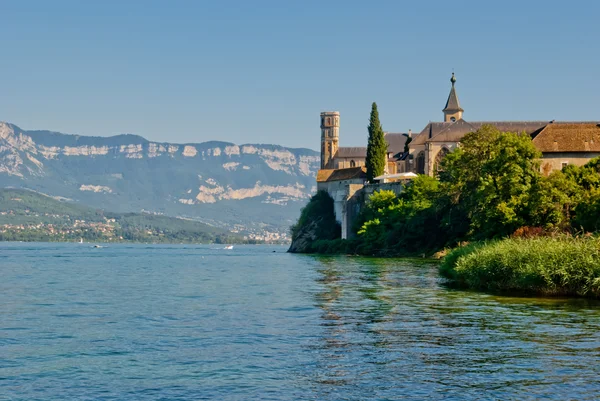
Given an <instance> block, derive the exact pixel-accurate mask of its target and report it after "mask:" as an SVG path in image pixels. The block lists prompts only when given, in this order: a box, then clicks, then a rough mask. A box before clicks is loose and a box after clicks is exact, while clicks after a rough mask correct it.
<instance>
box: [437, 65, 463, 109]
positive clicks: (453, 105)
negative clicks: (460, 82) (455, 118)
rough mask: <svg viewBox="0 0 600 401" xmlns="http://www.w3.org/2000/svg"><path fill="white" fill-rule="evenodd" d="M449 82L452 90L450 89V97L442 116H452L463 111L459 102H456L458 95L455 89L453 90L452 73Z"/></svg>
mask: <svg viewBox="0 0 600 401" xmlns="http://www.w3.org/2000/svg"><path fill="white" fill-rule="evenodd" d="M450 82H452V89H450V95H448V100H447V101H446V107H444V110H442V111H443V112H444V114H452V113H456V112H459V111H464V110H463V109H462V108H461V107H460V102H459V101H458V95H457V94H456V89H455V88H454V84H455V83H456V77H455V76H454V73H452V78H450Z"/></svg>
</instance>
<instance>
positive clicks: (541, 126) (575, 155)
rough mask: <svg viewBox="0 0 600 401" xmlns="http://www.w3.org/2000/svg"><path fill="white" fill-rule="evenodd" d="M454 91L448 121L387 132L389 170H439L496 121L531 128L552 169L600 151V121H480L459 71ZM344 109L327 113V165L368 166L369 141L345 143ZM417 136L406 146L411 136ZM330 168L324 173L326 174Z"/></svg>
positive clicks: (546, 167) (503, 126) (509, 127)
mask: <svg viewBox="0 0 600 401" xmlns="http://www.w3.org/2000/svg"><path fill="white" fill-rule="evenodd" d="M450 82H451V85H452V86H451V88H450V94H449V95H448V99H447V101H446V106H445V107H444V109H443V110H442V112H443V117H444V120H443V121H442V122H430V123H428V124H427V125H426V126H425V128H423V130H421V132H420V133H418V134H413V133H411V132H408V133H386V134H385V139H386V141H387V142H388V145H389V146H388V163H387V169H386V174H394V173H402V172H414V173H417V174H427V175H430V176H433V175H435V174H436V171H437V168H438V166H439V164H440V162H441V160H442V159H443V158H444V156H446V155H447V154H448V153H449V152H451V151H452V150H453V149H455V148H456V147H457V146H459V144H460V140H461V139H462V137H463V136H465V135H466V134H467V133H469V132H473V131H476V130H478V129H479V128H481V127H482V126H483V125H493V126H495V127H497V128H498V129H499V130H501V131H510V132H519V133H523V132H524V133H526V134H528V135H530V136H531V138H532V140H533V144H534V145H535V146H536V147H537V148H538V149H539V150H540V151H541V152H542V154H543V160H542V164H541V170H542V172H543V173H545V174H549V173H550V172H551V171H552V170H560V169H561V168H562V167H564V166H565V165H567V164H575V165H578V166H579V165H583V164H585V163H586V162H587V161H589V160H590V159H592V158H594V157H597V156H600V123H599V122H598V121H589V122H557V121H554V120H551V121H550V120H546V121H474V122H469V121H467V120H465V119H464V118H463V113H464V109H463V108H462V107H461V105H460V102H459V100H458V94H457V91H456V85H455V84H456V77H455V75H454V73H452V77H451V78H450ZM339 127H340V113H339V112H337V111H334V112H323V113H321V169H323V170H337V169H346V168H357V167H362V166H364V164H365V158H366V154H367V148H366V147H352V148H348V147H340V146H339V136H340V133H339ZM409 137H410V138H411V139H412V140H411V142H410V143H409V150H408V152H405V149H404V148H405V146H404V145H405V143H406V140H407V138H409ZM324 175H327V173H323V174H321V176H322V177H323V176H324Z"/></svg>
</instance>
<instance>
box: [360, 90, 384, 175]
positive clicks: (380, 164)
mask: <svg viewBox="0 0 600 401" xmlns="http://www.w3.org/2000/svg"><path fill="white" fill-rule="evenodd" d="M368 130H369V144H368V145H367V159H366V161H365V164H366V166H367V180H369V182H371V183H372V182H374V180H373V179H374V178H375V177H377V176H380V175H381V174H383V173H384V171H385V164H386V162H387V147H388V144H387V143H386V142H385V138H384V136H383V128H381V123H380V122H379V112H378V111H377V103H375V102H373V105H372V106H371V119H370V121H369V126H368Z"/></svg>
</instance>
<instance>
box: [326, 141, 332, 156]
mask: <svg viewBox="0 0 600 401" xmlns="http://www.w3.org/2000/svg"><path fill="white" fill-rule="evenodd" d="M331 152H332V146H331V142H329V143H328V144H327V153H329V156H333V155H332V154H331Z"/></svg>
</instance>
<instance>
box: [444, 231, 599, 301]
mask: <svg viewBox="0 0 600 401" xmlns="http://www.w3.org/2000/svg"><path fill="white" fill-rule="evenodd" d="M440 273H441V274H442V275H443V276H445V277H447V278H449V279H450V280H452V281H454V282H455V283H457V284H459V285H462V286H466V287H469V288H476V289H483V290H489V291H502V292H511V291H512V292H520V293H529V294H541V295H577V296H584V297H594V298H600V238H597V237H586V238H572V237H567V236H560V237H554V238H552V237H539V238H530V239H523V238H513V239H505V240H500V241H493V242H487V243H476V244H470V245H468V246H466V247H461V248H458V249H456V250H454V251H453V252H451V253H450V254H448V256H446V258H445V259H444V261H443V262H442V264H441V266H440Z"/></svg>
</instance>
